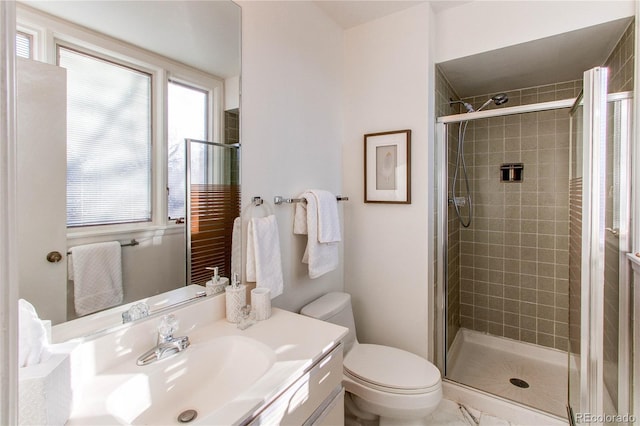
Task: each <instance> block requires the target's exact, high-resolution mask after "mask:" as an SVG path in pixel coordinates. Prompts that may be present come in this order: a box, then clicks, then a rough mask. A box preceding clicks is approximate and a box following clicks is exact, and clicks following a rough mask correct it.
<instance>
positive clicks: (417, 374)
mask: <svg viewBox="0 0 640 426" xmlns="http://www.w3.org/2000/svg"><path fill="white" fill-rule="evenodd" d="M344 369H345V373H348V375H350V376H353V377H354V378H356V379H359V381H363V382H366V383H368V384H371V385H374V387H377V388H380V387H381V388H384V389H383V390H388V391H390V392H395V393H405V392H407V391H408V392H409V393H420V392H427V391H428V390H429V388H432V387H434V386H436V385H438V384H439V383H440V370H438V369H437V368H436V366H435V365H433V364H431V363H430V362H429V361H427V360H426V359H424V358H421V357H419V356H417V355H415V354H412V353H410V352H407V351H403V350H401V349H397V348H391V347H389V346H381V345H369V344H356V345H354V346H353V348H352V349H351V351H349V353H348V354H347V356H346V357H345V359H344Z"/></svg>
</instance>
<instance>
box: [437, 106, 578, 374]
mask: <svg viewBox="0 0 640 426" xmlns="http://www.w3.org/2000/svg"><path fill="white" fill-rule="evenodd" d="M575 101H576V98H570V99H563V100H558V101H551V102H541V103H536V104H528V105H519V106H514V107H505V108H496V109H489V110H485V111H479V112H469V113H464V114H454V115H446V116H442V117H438V118H437V119H436V148H435V160H436V161H435V163H436V176H437V178H436V179H437V181H436V187H437V193H436V206H437V214H436V217H437V223H436V235H437V244H436V245H437V250H436V256H437V258H436V259H437V261H436V263H437V271H436V289H435V327H436V328H435V333H434V335H435V352H434V361H435V364H436V366H437V367H438V368H439V369H440V371H442V373H443V376H444V379H445V380H448V379H447V378H446V374H447V344H446V341H447V340H446V330H447V327H446V324H447V306H446V305H447V298H446V296H447V292H446V277H447V274H448V268H447V251H448V248H449V244H448V239H447V222H448V221H447V217H448V214H447V213H448V212H447V208H448V199H449V191H448V185H449V176H448V164H449V163H448V161H449V158H448V155H447V151H448V148H447V138H448V132H447V125H448V124H455V123H461V122H463V121H473V120H479V119H482V118H491V117H501V116H507V115H514V114H524V113H528V112H540V111H549V110H556V109H563V108H571V107H572V106H573V104H574V103H575Z"/></svg>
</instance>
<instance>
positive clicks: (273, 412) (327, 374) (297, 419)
mask: <svg viewBox="0 0 640 426" xmlns="http://www.w3.org/2000/svg"><path fill="white" fill-rule="evenodd" d="M341 383H342V345H339V346H338V347H336V348H335V349H334V350H333V351H331V352H330V353H328V354H327V355H326V356H325V357H324V358H322V359H321V360H320V361H318V362H317V363H316V364H315V365H314V366H313V367H311V369H310V370H309V371H307V372H306V373H305V374H304V375H303V376H302V377H301V378H300V379H298V380H297V381H296V382H295V383H294V384H293V385H291V386H290V387H289V388H288V389H287V390H286V391H284V393H282V395H280V396H279V397H278V398H277V399H276V400H275V401H273V402H272V403H271V404H269V405H268V406H267V407H266V408H265V409H264V410H263V411H262V412H260V413H259V414H258V415H257V416H256V417H255V418H254V419H253V420H252V421H251V422H250V423H249V424H251V425H291V426H300V425H302V424H304V423H305V421H306V420H307V419H308V418H309V417H311V415H312V414H313V413H314V412H315V411H316V409H317V408H318V407H320V406H321V405H322V404H323V402H324V401H325V400H326V399H327V398H328V397H329V396H331V394H332V392H333V391H334V389H335V388H336V387H339V386H341Z"/></svg>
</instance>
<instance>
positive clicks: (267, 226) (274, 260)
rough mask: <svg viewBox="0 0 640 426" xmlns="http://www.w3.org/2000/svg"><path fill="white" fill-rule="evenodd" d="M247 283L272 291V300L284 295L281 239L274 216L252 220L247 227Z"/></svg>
mask: <svg viewBox="0 0 640 426" xmlns="http://www.w3.org/2000/svg"><path fill="white" fill-rule="evenodd" d="M246 268H247V281H248V282H255V283H256V287H265V288H268V289H270V290H271V298H272V299H273V298H274V297H277V296H279V295H281V294H282V291H283V289H284V280H283V278H282V260H281V258H280V237H279V236H278V223H277V222H276V217H275V216H274V215H269V216H267V217H258V218H252V219H250V220H249V224H248V226H247V266H246Z"/></svg>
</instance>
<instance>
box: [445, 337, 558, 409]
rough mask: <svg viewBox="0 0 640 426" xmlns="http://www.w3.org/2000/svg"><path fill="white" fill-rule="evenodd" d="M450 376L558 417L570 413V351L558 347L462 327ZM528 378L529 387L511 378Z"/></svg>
mask: <svg viewBox="0 0 640 426" xmlns="http://www.w3.org/2000/svg"><path fill="white" fill-rule="evenodd" d="M447 377H448V378H449V379H451V380H454V381H456V382H458V383H462V384H465V385H468V386H471V387H474V388H476V389H480V390H483V391H486V392H489V393H492V394H495V395H498V396H501V397H504V398H508V399H510V400H513V401H516V402H520V403H522V404H526V405H528V406H531V407H534V408H537V409H540V410H543V411H546V412H548V413H551V414H555V415H557V416H561V417H565V416H566V400H567V354H566V353H565V352H562V351H558V350H556V349H548V348H544V347H541V346H538V345H532V344H529V343H522V342H518V341H515V340H511V339H506V338H503V337H495V336H491V335H488V334H484V333H479V332H476V331H471V330H467V329H460V330H459V331H458V334H457V336H456V339H455V341H454V343H453V345H452V346H451V350H450V353H449V356H448V366H447ZM512 378H516V379H520V380H524V381H525V382H527V383H528V384H529V387H528V388H521V387H517V386H515V385H513V384H511V383H510V381H509V380H510V379H512Z"/></svg>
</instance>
